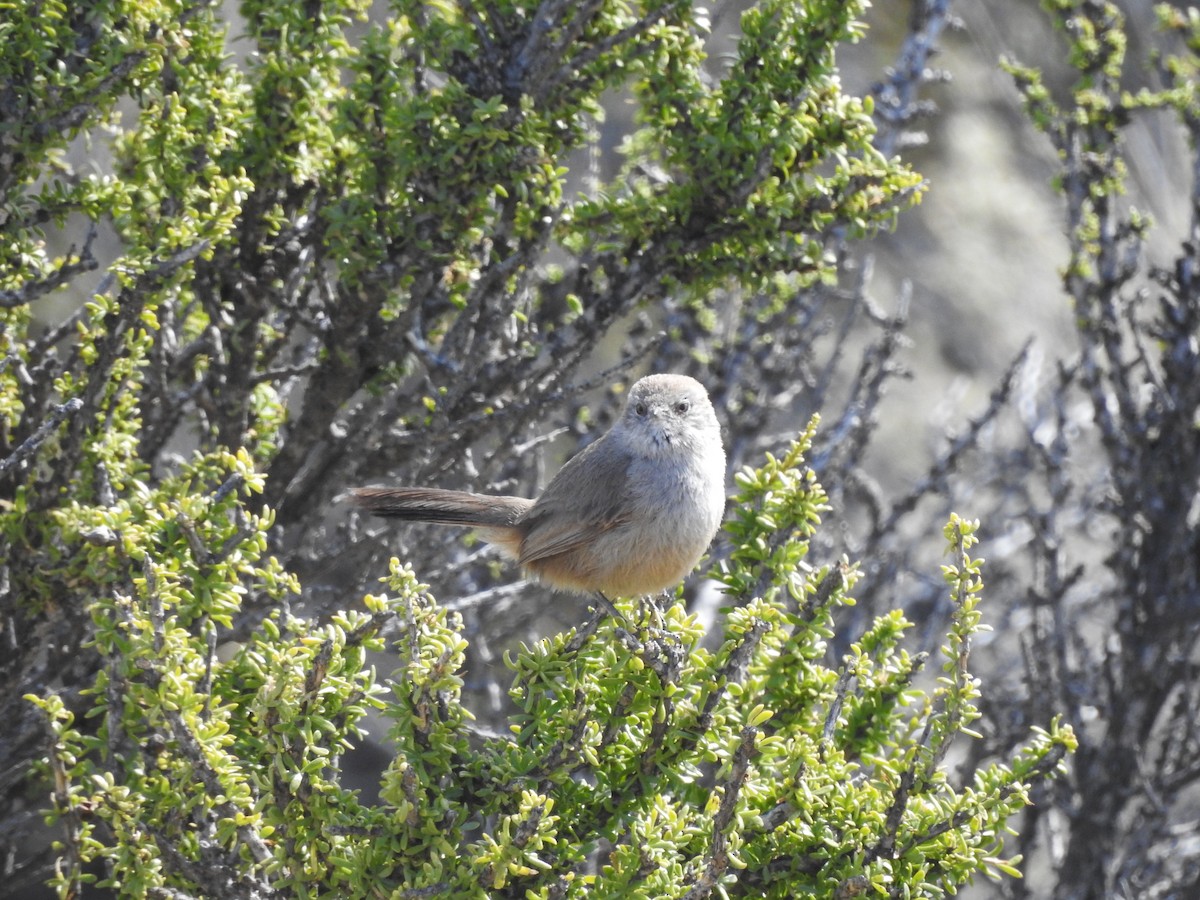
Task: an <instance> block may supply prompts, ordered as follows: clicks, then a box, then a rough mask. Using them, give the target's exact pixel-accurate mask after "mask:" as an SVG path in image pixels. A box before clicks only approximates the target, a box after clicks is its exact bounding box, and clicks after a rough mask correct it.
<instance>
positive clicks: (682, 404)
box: [675, 400, 692, 415]
mask: <svg viewBox="0 0 1200 900" xmlns="http://www.w3.org/2000/svg"><path fill="white" fill-rule="evenodd" d="M691 408H692V401H691V400H680V401H679V402H678V403H676V404H675V412H677V413H679V414H680V415H683V413H685V412H687V411H688V410H689V409H691Z"/></svg>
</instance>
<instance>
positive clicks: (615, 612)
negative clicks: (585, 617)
mask: <svg viewBox="0 0 1200 900" xmlns="http://www.w3.org/2000/svg"><path fill="white" fill-rule="evenodd" d="M595 594H596V596H597V597H598V598H599V599H600V605H601V606H602V607H604V611H605V612H606V613H608V614H609V615H610V616H612V617H613V618H614V619H616V620H617V622H619V623H620V622H623V623H625V624H626V625H628V624H629V622H628V621H627V620H626V618H625V616H623V615H622V614H621V611H620V610H619V609H617V608H616V607H615V606H613V604H612V601H611V600H609V599H608V598H607V597H605V596H604V592H603V591H595Z"/></svg>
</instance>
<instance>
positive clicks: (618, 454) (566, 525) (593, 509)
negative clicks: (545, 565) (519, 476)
mask: <svg viewBox="0 0 1200 900" xmlns="http://www.w3.org/2000/svg"><path fill="white" fill-rule="evenodd" d="M605 441H606V438H601V439H600V440H598V441H596V443H594V444H592V445H590V446H588V447H586V448H585V449H584V450H583V451H582V452H581V453H578V454H576V455H575V456H573V457H572V458H571V459H570V460H568V461H567V464H566V465H565V466H563V467H562V469H561V470H560V471H559V473H558V474H557V475H555V476H554V478H553V479H552V480H551V482H550V484H549V485H548V486H547V487H546V490H545V492H544V493H543V494H542V496H540V497H539V498H538V499H537V502H536V503H535V504H534V506H533V509H531V510H530V511H529V512H528V513H527V514H526V515H525V516H524V518H523V520H522V523H521V524H522V525H523V526H525V528H526V532H525V537H524V539H523V540H522V542H521V555H520V562H521V564H522V565H528V564H529V563H533V562H537V561H538V560H542V559H548V558H549V557H552V556H557V555H559V554H560V553H568V552H570V551H572V550H579V549H581V548H584V547H587V546H588V545H590V544H591V543H592V542H593V541H594V540H595V539H596V538H597V537H598V536H599V535H601V534H603V533H604V532H606V531H609V530H611V529H613V528H620V527H621V526H623V525H627V524H628V523H629V522H630V508H629V506H630V504H629V497H628V483H629V463H630V457H629V454H628V453H627V452H625V451H620V450H616V449H615V448H613V447H606V446H605Z"/></svg>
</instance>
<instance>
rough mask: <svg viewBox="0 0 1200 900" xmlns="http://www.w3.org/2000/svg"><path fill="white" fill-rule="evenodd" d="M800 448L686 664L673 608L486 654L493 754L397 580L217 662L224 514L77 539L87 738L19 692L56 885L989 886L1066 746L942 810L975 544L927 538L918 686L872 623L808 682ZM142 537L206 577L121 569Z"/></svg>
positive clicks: (1040, 748)
mask: <svg viewBox="0 0 1200 900" xmlns="http://www.w3.org/2000/svg"><path fill="white" fill-rule="evenodd" d="M809 437H810V435H806V436H804V437H803V438H802V439H801V440H800V441H798V442H797V443H796V444H794V445H793V446H792V447H791V448H790V449H789V450H788V452H787V453H785V454H784V455H783V456H782V457H781V458H779V459H774V458H772V459H769V460H768V461H767V463H766V464H765V465H764V466H763V467H762V468H760V469H758V470H749V469H747V470H745V471H743V472H742V473H741V474H740V475H739V476H738V483H739V487H740V493H739V494H738V496H737V497H736V498H735V509H736V511H737V512H736V513H735V515H734V518H733V520H732V521H731V522H730V524H729V526H728V528H729V531H730V532H731V534H732V536H733V537H734V539H735V542H736V546H737V547H738V548H739V549H738V550H737V551H736V552H735V554H734V555H733V557H732V558H731V559H730V560H729V561H728V562H726V563H724V564H722V565H721V566H719V567H718V568H717V569H715V570H714V572H713V573H712V574H713V576H714V577H715V578H716V579H717V580H718V581H719V582H721V583H722V584H723V585H724V588H725V590H726V591H727V592H728V595H729V600H730V603H731V604H732V607H731V609H730V612H729V614H728V617H727V620H726V622H725V628H724V632H723V637H722V640H721V641H720V643H719V644H718V645H717V646H715V648H714V649H712V650H708V649H705V648H704V647H702V646H701V644H700V642H701V638H702V637H703V633H702V630H701V629H700V628H699V626H698V625H697V622H696V620H695V618H694V617H690V616H688V615H687V614H686V613H685V612H684V609H683V607H682V606H681V605H679V604H677V603H671V604H664V605H659V604H657V603H654V602H649V601H647V602H640V603H634V602H628V601H624V602H622V604H621V611H622V613H623V615H624V617H625V621H624V622H619V621H617V620H614V619H612V618H604V619H603V620H602V619H600V618H598V617H597V618H593V619H591V620H590V621H589V622H588V623H587V624H586V625H584V626H582V627H581V628H580V629H578V630H573V631H569V632H567V633H565V634H559V635H555V636H551V637H547V638H545V639H543V640H541V641H539V642H538V643H536V644H534V645H532V646H527V647H522V648H521V649H519V650H517V651H515V652H513V653H511V654H510V655H509V657H508V660H507V662H508V666H509V668H510V669H511V670H512V686H511V689H510V698H511V700H512V701H513V704H514V707H515V712H514V713H513V714H512V715H511V716H510V718H509V731H508V733H507V734H491V733H482V732H481V731H480V730H478V729H476V728H475V727H474V726H473V724H472V715H471V712H470V711H469V710H468V709H467V708H466V707H465V706H464V705H463V704H462V702H461V698H460V691H461V686H462V677H463V670H462V667H463V654H464V650H465V648H466V641H465V640H464V638H463V636H462V633H461V621H460V619H459V617H458V616H457V615H456V614H453V613H448V612H447V611H446V610H445V609H444V608H443V607H441V606H439V605H438V603H437V602H436V601H435V600H434V599H433V598H432V597H431V596H429V594H428V593H427V592H426V591H425V590H424V588H423V586H422V585H420V584H417V582H416V580H415V578H414V576H413V575H412V573H411V572H410V571H409V570H408V569H407V568H405V567H402V566H401V565H400V564H399V563H398V562H396V563H394V564H393V571H392V573H391V576H390V577H389V578H387V579H386V581H387V587H388V590H387V592H386V593H384V594H378V595H369V596H367V597H366V598H365V600H364V603H363V609H361V610H358V611H354V612H347V613H343V614H340V615H337V616H334V617H333V618H332V620H331V621H329V622H328V623H327V624H325V625H319V624H317V623H315V622H313V621H310V620H306V619H299V618H294V617H289V616H287V615H286V614H284V613H282V612H279V611H276V612H275V613H273V614H272V615H271V616H269V617H268V618H267V619H265V620H264V621H263V622H262V624H261V626H260V627H259V629H258V630H256V631H255V632H254V633H253V634H252V635H251V636H250V637H249V638H248V640H247V641H245V642H244V643H243V644H242V645H241V646H240V647H239V648H238V649H237V651H236V652H235V653H233V654H232V655H231V656H229V657H228V658H221V657H219V656H217V655H216V654H215V642H214V633H215V629H216V628H217V626H218V625H219V624H220V623H221V622H222V621H224V620H226V619H227V618H228V616H229V615H230V614H231V613H232V612H234V611H235V610H236V606H237V602H238V594H237V592H235V591H229V590H225V591H222V590H221V589H220V586H221V585H227V584H228V583H229V582H230V581H231V580H235V578H236V576H235V575H234V573H235V572H236V571H237V570H238V568H239V567H246V566H254V565H256V563H254V562H252V561H253V560H255V558H256V557H257V556H258V548H259V546H260V544H261V539H260V538H258V537H257V534H256V533H255V534H254V536H245V535H243V536H241V537H239V536H238V535H237V534H236V533H231V532H232V531H233V530H234V529H235V527H236V526H233V525H232V524H229V520H230V519H231V518H234V517H231V516H229V515H228V510H229V509H230V508H231V506H233V505H236V503H237V502H238V501H237V499H236V494H235V493H234V492H229V493H228V494H227V496H226V497H225V498H224V499H223V500H221V501H217V502H211V501H210V502H209V503H208V504H207V505H206V506H205V507H204V508H202V509H197V510H195V511H194V512H193V514H192V515H190V516H186V517H185V514H184V511H181V510H175V509H169V508H164V509H163V510H162V511H161V512H160V514H158V515H149V516H146V517H144V518H145V520H146V521H145V522H142V523H133V522H130V523H128V524H125V523H115V522H114V525H116V524H121V530H120V533H119V536H118V533H117V531H116V529H115V528H114V529H112V530H109V529H110V528H112V526H103V525H97V526H96V528H95V529H94V530H93V532H92V535H93V538H92V541H91V544H90V548H91V549H90V550H89V552H88V554H87V556H88V557H89V559H88V561H87V563H85V565H87V566H91V567H96V566H100V565H104V567H105V568H106V569H109V570H112V569H124V571H125V576H124V579H123V580H122V583H121V584H120V586H119V589H117V590H114V591H113V592H112V593H111V594H110V595H109V596H107V597H104V598H102V599H98V600H97V601H96V602H95V603H94V604H93V606H92V616H93V618H94V621H95V635H96V637H95V641H96V644H97V646H98V648H99V650H100V652H101V656H102V658H103V661H104V664H103V669H102V671H101V673H100V675H99V677H98V679H97V682H96V685H95V687H94V689H93V690H92V691H91V692H90V694H91V704H92V705H91V709H90V711H89V715H94V716H96V717H98V718H99V719H100V720H101V723H100V725H99V727H98V728H97V729H95V730H86V731H85V730H81V729H80V728H79V727H77V725H76V723H75V722H74V717H73V716H72V715H71V714H70V713H69V712H67V710H66V709H65V708H64V705H63V703H62V701H61V700H60V699H59V698H58V697H56V696H54V695H50V696H46V697H30V699H31V700H32V701H33V702H35V703H37V704H38V705H39V706H40V707H41V708H42V709H43V711H44V712H45V713H46V715H47V716H48V717H49V719H50V721H51V723H52V725H53V730H54V735H55V738H54V749H53V752H52V754H51V756H50V760H49V762H48V764H47V765H48V767H49V769H50V770H51V774H52V775H53V783H54V784H55V785H57V790H56V795H55V812H54V817H55V818H56V819H58V820H59V821H60V822H61V823H62V824H64V825H65V826H66V831H67V834H68V839H67V841H66V842H65V843H64V845H63V859H64V861H66V862H68V863H69V864H68V865H67V866H66V867H65V868H64V869H63V871H62V872H61V874H60V876H59V884H60V887H61V889H62V890H63V892H64V893H67V892H69V890H70V889H71V887H72V885H74V884H75V883H77V882H78V881H80V880H83V879H85V878H86V877H87V876H83V875H81V874H80V868H79V867H81V866H82V865H83V864H85V863H87V862H89V861H91V860H94V859H102V860H104V861H105V863H106V864H107V866H108V871H110V872H111V873H113V874H112V876H111V877H110V878H107V879H102V880H103V881H105V882H106V883H109V884H117V885H119V886H120V887H121V888H122V890H123V891H124V892H126V893H128V894H130V895H141V894H143V893H147V892H150V891H151V890H152V889H156V888H159V889H161V888H167V887H171V888H177V889H182V890H184V891H187V892H192V891H196V890H199V891H201V892H202V893H203V894H204V895H206V896H218V897H220V896H253V895H266V894H269V893H270V892H271V891H284V892H286V893H288V894H293V895H296V896H327V897H335V896H347V895H351V896H396V897H422V896H454V897H468V896H479V897H483V896H521V897H551V896H558V897H562V896H602V897H631V896H644V897H705V896H710V895H714V894H715V895H722V896H755V897H758V896H769V897H794V896H808V895H811V896H819V897H829V896H846V897H851V896H858V895H860V894H861V895H864V896H872V895H879V896H900V897H907V896H921V897H937V896H947V895H950V894H953V893H954V892H955V889H956V888H957V886H959V885H961V884H963V883H964V882H966V881H969V880H970V879H971V878H972V877H974V876H975V875H976V874H978V873H981V872H982V873H986V874H988V875H991V876H1000V875H1002V874H1016V869H1015V868H1014V865H1013V862H1012V861H1010V860H1007V859H1005V858H1004V856H1003V855H1002V835H1003V832H1004V830H1005V828H1006V827H1007V826H1006V823H1007V822H1008V820H1009V818H1010V817H1011V816H1012V815H1013V814H1014V813H1016V812H1018V811H1020V810H1021V809H1022V808H1024V807H1025V806H1026V804H1028V802H1029V795H1028V791H1029V787H1030V785H1031V784H1032V783H1034V782H1036V781H1038V780H1040V779H1042V778H1044V777H1046V776H1048V775H1050V774H1051V773H1053V772H1054V771H1055V770H1056V769H1057V768H1058V767H1059V765H1060V763H1061V761H1062V760H1063V758H1064V755H1065V754H1066V753H1067V751H1069V750H1070V749H1071V747H1072V746H1073V743H1074V738H1073V736H1072V735H1071V732H1070V730H1069V729H1065V728H1061V727H1060V726H1059V725H1057V724H1056V723H1055V724H1052V725H1051V726H1050V729H1049V730H1048V731H1038V732H1036V733H1035V734H1033V735H1031V738H1030V741H1029V743H1028V745H1027V746H1026V747H1025V748H1024V749H1023V750H1022V751H1021V752H1020V753H1019V754H1018V755H1017V756H1016V757H1015V758H1013V759H1012V760H1010V761H1009V762H1008V763H1005V764H1002V763H998V762H996V763H992V764H989V765H986V766H982V767H980V768H978V769H976V770H975V771H973V772H970V773H968V775H967V777H966V778H965V783H964V784H962V785H955V784H954V783H953V780H952V779H951V778H950V777H949V776H948V774H947V771H946V767H945V765H944V764H945V761H946V756H947V753H948V751H949V750H950V749H951V746H952V744H953V742H954V741H955V740H956V739H959V740H961V739H963V738H964V737H965V738H971V737H972V736H973V735H972V732H971V731H970V724H971V722H972V721H973V720H974V719H975V718H977V716H978V712H977V710H976V707H975V703H974V701H975V698H976V697H977V694H978V690H979V686H978V684H977V682H976V680H975V678H974V677H973V676H972V675H971V672H970V669H969V667H968V659H969V652H970V645H971V640H972V637H973V636H974V635H975V634H976V633H977V632H978V631H979V630H980V628H981V627H982V626H981V624H980V613H979V610H978V602H979V593H980V590H981V588H982V582H981V580H980V562H979V560H977V559H974V558H972V557H971V556H970V554H969V550H970V548H971V546H972V544H973V543H974V541H975V538H974V536H973V532H974V530H975V526H974V525H973V524H972V523H969V522H965V521H963V520H960V519H958V518H954V519H953V520H952V521H951V522H950V523H949V524H948V525H947V526H946V530H945V536H946V539H947V542H948V553H949V556H950V562H949V563H948V564H947V565H946V566H945V567H944V569H943V574H944V577H945V580H946V584H947V602H948V603H951V604H953V607H954V614H953V617H952V625H951V628H950V631H949V633H948V635H947V636H946V640H945V643H944V645H943V647H942V654H943V659H942V660H941V664H940V673H939V674H938V677H937V678H936V681H933V680H928V679H926V681H927V683H926V684H924V685H922V684H921V673H922V670H923V668H924V667H925V665H926V659H925V657H924V655H922V654H916V655H910V654H909V653H908V652H906V651H905V649H904V646H903V637H904V632H905V630H906V629H907V628H908V627H909V623H908V622H907V621H906V620H905V619H904V617H903V616H902V615H901V614H899V613H896V612H893V613H890V614H888V615H885V616H882V617H880V618H879V619H877V620H876V621H875V622H874V624H873V625H872V626H871V628H870V629H869V630H868V631H867V632H866V633H864V634H862V635H860V636H859V637H858V639H857V640H856V641H854V642H853V643H852V644H851V645H850V646H849V649H848V650H847V651H846V652H845V653H844V654H842V655H841V656H840V658H838V657H835V655H834V654H833V653H832V652H831V650H830V646H829V641H830V639H831V638H832V637H833V635H834V633H835V631H836V629H837V623H838V611H839V610H840V609H841V608H843V607H844V606H846V605H847V604H851V603H853V600H852V598H851V596H850V593H849V591H850V590H851V588H852V586H853V584H854V582H855V580H856V577H857V575H856V572H855V570H854V568H853V567H852V566H850V565H848V564H846V563H845V562H841V563H835V564H833V565H826V566H821V567H816V566H812V565H810V564H808V563H807V562H806V559H805V558H806V555H807V550H808V547H809V541H810V538H811V536H812V535H813V533H814V531H815V529H817V528H818V527H819V524H820V515H821V512H822V510H823V509H825V508H826V499H825V496H824V493H823V491H822V490H821V487H820V485H819V484H818V483H817V482H816V480H815V479H814V478H813V475H812V472H811V470H808V469H807V468H806V467H805V466H804V465H803V460H802V456H801V454H802V452H803V450H804V449H805V448H806V446H807V442H808V440H809ZM231 462H232V461H231ZM222 507H223V508H222ZM222 512H224V513H225V514H224V515H222ZM202 518H203V519H205V520H212V519H216V520H217V521H218V522H223V523H226V524H222V525H219V526H215V527H212V528H209V527H202V526H200V525H199V524H197V523H198V522H199V521H200V520H201V519H202ZM139 527H141V528H146V529H147V530H149V531H152V532H154V533H156V535H157V537H158V542H159V543H160V544H161V545H163V546H164V548H169V547H170V546H175V547H176V548H177V549H178V550H179V551H180V555H183V556H187V557H190V558H192V559H195V556H194V555H193V554H194V553H195V551H200V554H199V555H200V556H202V557H204V558H205V559H207V560H208V563H207V565H205V566H197V565H195V564H193V566H191V567H189V568H186V569H184V570H182V571H172V570H171V569H170V568H168V567H165V566H163V565H161V564H160V563H156V562H154V561H152V560H150V559H149V558H147V557H145V556H143V557H142V558H141V559H140V560H139V559H135V558H134V557H132V556H131V555H130V549H131V548H133V547H135V546H136V540H135V538H134V533H135V531H136V529H138V528H139ZM172 542H173V543H172ZM231 542H232V543H233V544H234V548H232V549H231V547H230V543H231ZM134 552H136V550H135V551H134ZM101 560H106V561H107V562H101ZM252 574H253V576H254V577H256V578H259V579H262V580H266V579H269V578H270V579H277V580H276V584H277V586H278V588H279V589H281V590H286V589H290V588H291V586H292V585H291V584H290V583H288V582H287V580H286V579H283V578H279V577H278V573H276V572H274V571H273V569H272V568H271V567H270V566H268V567H267V568H265V569H260V570H255V571H253V572H252ZM185 584H187V585H190V589H181V585H185ZM385 631H386V632H389V633H391V634H392V635H393V637H392V639H391V643H392V645H393V647H394V649H395V651H396V653H397V654H398V656H399V667H398V668H397V670H396V671H395V673H394V674H393V675H392V677H391V678H388V679H382V680H381V679H379V678H378V677H377V676H376V674H375V673H374V671H373V670H372V669H371V668H370V667H369V666H367V665H366V661H365V653H366V651H367V650H369V649H379V648H381V647H382V646H383V643H384V641H383V640H382V638H381V634H382V633H383V632H385ZM368 710H374V711H376V712H377V713H378V714H380V715H382V716H383V717H385V718H386V719H387V720H389V721H390V722H391V726H390V730H389V737H390V740H391V742H392V745H393V746H394V748H395V757H394V759H393V760H392V762H391V763H390V765H388V766H387V768H386V770H385V771H384V773H383V774H382V777H381V782H380V791H379V799H378V801H375V802H367V801H365V800H363V799H362V798H361V797H360V796H358V794H357V793H356V792H354V791H350V790H347V789H346V788H345V787H344V786H343V785H342V784H341V779H340V776H341V761H342V758H343V756H342V754H343V753H344V752H345V751H346V750H348V749H350V748H351V747H352V746H353V745H354V744H355V743H356V740H357V738H358V736H359V725H360V723H361V721H362V719H363V717H364V715H365V714H366V713H367V712H368ZM131 748H133V749H131ZM198 786H199V787H200V788H201V790H197V787H198Z"/></svg>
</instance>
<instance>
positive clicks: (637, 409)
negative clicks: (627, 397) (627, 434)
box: [633, 403, 650, 416]
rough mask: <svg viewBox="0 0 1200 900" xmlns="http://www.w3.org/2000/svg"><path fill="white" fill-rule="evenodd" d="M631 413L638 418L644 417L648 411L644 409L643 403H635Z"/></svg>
mask: <svg viewBox="0 0 1200 900" xmlns="http://www.w3.org/2000/svg"><path fill="white" fill-rule="evenodd" d="M633 411H634V412H635V413H636V414H637V415H639V416H645V415H646V413H648V412H649V411H650V410H649V409H648V408H647V407H646V404H645V403H635V404H634V405H633Z"/></svg>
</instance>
